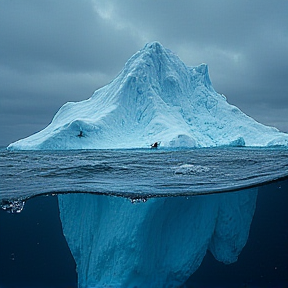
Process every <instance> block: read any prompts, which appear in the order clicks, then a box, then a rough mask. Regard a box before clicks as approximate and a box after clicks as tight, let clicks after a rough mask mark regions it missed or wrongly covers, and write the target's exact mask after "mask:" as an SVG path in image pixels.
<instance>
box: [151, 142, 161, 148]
mask: <svg viewBox="0 0 288 288" xmlns="http://www.w3.org/2000/svg"><path fill="white" fill-rule="evenodd" d="M159 146H160V142H155V143H153V144H151V148H158V147H159Z"/></svg>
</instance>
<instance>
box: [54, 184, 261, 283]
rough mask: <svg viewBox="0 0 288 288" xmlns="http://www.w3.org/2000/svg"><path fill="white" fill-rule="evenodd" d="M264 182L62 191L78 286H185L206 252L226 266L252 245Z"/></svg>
mask: <svg viewBox="0 0 288 288" xmlns="http://www.w3.org/2000/svg"><path fill="white" fill-rule="evenodd" d="M256 198H257V188H252V189H247V190H243V191H239V192H234V193H221V194H214V195H205V196H195V197H188V198H186V197H166V198H165V197H164V198H152V199H148V201H147V202H145V203H143V202H141V203H136V204H131V202H130V201H129V199H126V198H120V197H108V196H97V195H90V194H84V195H81V194H67V195H58V199H59V209H60V218H61V222H62V227H63V233H64V235H65V237H66V240H67V243H68V245H69V247H70V250H71V252H72V254H73V257H74V259H75V261H76V265H77V273H78V284H79V288H84V287H85V288H86V287H115V288H116V287H118V288H120V287H121V288H133V287H138V288H148V287H151V288H156V287H157V288H161V287H163V288H164V287H165V288H167V287H171V288H172V287H180V285H182V284H184V283H185V281H186V280H187V279H188V278H189V276H190V275H192V274H193V273H194V272H195V271H196V270H197V268H198V267H199V266H200V264H201V262H202V260H203V257H204V256H205V254H206V252H207V250H210V251H211V253H212V254H213V255H214V257H215V258H216V259H217V260H219V261H222V262H224V263H226V264H230V263H232V262H235V261H237V257H238V255H239V254H240V252H241V250H242V248H243V247H244V246H245V244H246V241H247V238H248V234H249V229H250V224H251V221H252V218H253V214H254V211H255V206H256Z"/></svg>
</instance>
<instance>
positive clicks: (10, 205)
mask: <svg viewBox="0 0 288 288" xmlns="http://www.w3.org/2000/svg"><path fill="white" fill-rule="evenodd" d="M24 205H25V201H22V200H13V201H5V202H4V203H3V204H2V205H1V208H2V209H3V210H5V211H6V212H8V213H20V212H21V211H22V210H23V208H24Z"/></svg>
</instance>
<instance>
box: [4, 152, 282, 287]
mask: <svg viewBox="0 0 288 288" xmlns="http://www.w3.org/2000/svg"><path fill="white" fill-rule="evenodd" d="M0 179H1V183H0V204H1V207H2V209H0V210H1V211H0V287H1V288H4V287H5V288H8V287H9V288H10V287H11V288H12V287H15V288H16V287H17V288H21V287H27V288H28V287H29V288H32V287H43V288H44V287H59V288H60V287H61V288H64V287H67V288H68V287H77V277H78V276H77V273H76V264H75V261H74V258H73V256H72V254H71V252H70V249H69V246H68V245H67V243H66V240H65V237H64V235H63V229H62V223H61V219H60V217H59V207H58V196H57V195H58V194H66V193H67V194H68V193H83V196H85V194H86V193H89V194H93V195H94V196H93V197H120V198H122V199H123V201H130V202H131V205H135V204H136V205H139V203H140V205H146V201H151V200H150V198H155V197H161V198H163V197H165V198H171V199H172V200H173V199H175V201H176V200H177V199H179V197H200V196H199V195H202V196H201V197H213V194H216V193H223V192H224V193H241V191H242V190H243V189H247V188H252V187H258V197H257V204H256V209H255V213H254V216H253V220H252V223H251V227H250V233H249V238H248V241H247V243H246V245H245V247H244V249H243V251H242V252H241V254H240V256H239V258H238V261H237V262H235V263H233V264H230V265H226V264H223V263H221V262H218V261H216V260H215V259H214V258H213V256H212V254H211V253H210V252H209V251H208V252H207V254H206V256H205V257H204V259H203V262H202V264H201V265H200V267H199V268H198V270H196V272H195V273H194V274H193V275H191V276H190V278H189V279H188V280H187V281H186V283H185V284H183V285H182V286H181V287H191V288H193V287H194V288H200V287H201V288H203V287H212V288H213V287H288V276H287V275H288V212H287V211H288V209H287V205H288V150H287V149H284V148H269V149H264V148H261V149H259V148H258V149H257V148H253V149H252V148H211V149H192V150H185V149H182V150H165V149H156V150H154V149H147V150H146V149H141V150H95V151H52V152H51V151H37V152H36V151H33V152H32V151H25V152H23V151H18V152H13V151H7V150H6V149H4V148H3V149H1V150H0ZM173 197H175V198H173ZM127 198H128V200H127ZM173 201H174V200H173ZM179 245H181V243H179Z"/></svg>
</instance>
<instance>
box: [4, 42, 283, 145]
mask: <svg viewBox="0 0 288 288" xmlns="http://www.w3.org/2000/svg"><path fill="white" fill-rule="evenodd" d="M80 131H82V133H83V137H78V136H77V135H79V133H80ZM156 141H161V147H213V146H223V145H225V146H226V145H227V146H275V145H276V146H277V145H284V146H288V134H285V133H282V132H279V131H278V130H277V129H276V128H272V127H267V126H264V125H262V124H260V123H258V122H256V121H255V120H253V119H252V118H250V117H248V116H247V115H245V114H244V113H243V112H241V111H240V110H239V109H238V108H237V107H235V106H232V105H230V104H228V103H227V101H226V98H225V96H223V95H220V94H218V93H217V92H215V90H214V89H213V87H212V84H211V82H210V79H209V75H208V68H207V65H205V64H201V65H200V66H196V67H187V66H186V65H185V64H184V63H183V62H182V61H181V60H180V59H179V58H178V56H176V55H175V54H174V53H172V52H171V51H170V50H168V49H166V48H164V47H163V46H162V45H161V44H160V43H158V42H153V43H149V44H147V45H146V46H145V47H144V48H143V49H142V50H140V51H139V52H137V53H136V54H135V55H133V56H132V57H131V58H130V59H129V60H128V61H127V63H126V64H125V66H124V68H123V70H122V71H121V72H120V74H119V75H118V76H117V77H116V78H115V79H114V80H113V81H112V82H111V83H109V84H108V85H106V86H105V87H102V88H101V89H99V90H97V91H95V92H94V94H93V95H92V97H91V98H89V99H88V100H85V101H81V102H76V103H70V102H69V103H66V104H65V105H63V106H62V107H61V108H60V110H59V111H58V112H57V114H56V115H55V117H54V118H53V120H52V122H51V123H50V124H49V125H48V126H47V127H46V128H45V129H43V130H42V131H40V132H38V133H36V134H34V135H32V136H30V137H27V138H25V139H22V140H19V141H17V142H14V143H12V144H10V145H9V146H8V149H27V150H34V149H48V150H49V149H106V148H147V147H149V146H150V144H152V143H154V142H156Z"/></svg>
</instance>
